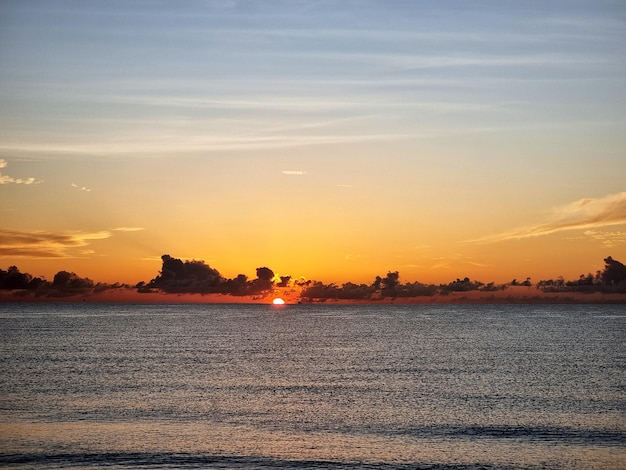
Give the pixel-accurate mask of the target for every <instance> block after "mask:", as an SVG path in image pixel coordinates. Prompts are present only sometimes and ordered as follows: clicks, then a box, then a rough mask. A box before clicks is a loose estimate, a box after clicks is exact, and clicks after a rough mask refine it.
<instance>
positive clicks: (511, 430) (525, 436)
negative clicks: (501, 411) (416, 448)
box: [385, 425, 626, 447]
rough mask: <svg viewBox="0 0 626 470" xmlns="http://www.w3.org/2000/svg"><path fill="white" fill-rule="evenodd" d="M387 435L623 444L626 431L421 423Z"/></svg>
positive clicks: (581, 443)
mask: <svg viewBox="0 0 626 470" xmlns="http://www.w3.org/2000/svg"><path fill="white" fill-rule="evenodd" d="M385 434H388V435H394V436H410V437H419V438H460V439H462V438H468V439H478V438H486V439H489V438H491V439H519V440H530V441H542V442H556V441H558V442H560V443H563V444H569V445H596V446H598V445H599V446H620V447H621V446H624V445H625V444H626V431H622V430H613V429H577V428H571V427H553V426H478V425H470V426H422V427H414V428H404V429H397V430H393V431H389V430H387V431H386V432H385Z"/></svg>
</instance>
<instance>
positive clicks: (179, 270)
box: [138, 255, 291, 296]
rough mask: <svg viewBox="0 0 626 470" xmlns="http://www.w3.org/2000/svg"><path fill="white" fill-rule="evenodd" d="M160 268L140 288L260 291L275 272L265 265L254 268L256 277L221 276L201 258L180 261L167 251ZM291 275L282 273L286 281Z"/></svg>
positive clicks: (233, 292) (271, 282)
mask: <svg viewBox="0 0 626 470" xmlns="http://www.w3.org/2000/svg"><path fill="white" fill-rule="evenodd" d="M161 260H162V262H163V264H162V267H161V272H160V273H159V275H158V276H157V277H155V278H154V279H152V280H151V281H150V282H149V283H147V284H146V283H140V284H138V288H139V291H140V292H150V291H152V290H153V289H159V290H161V291H163V292H170V293H194V294H229V295H239V296H240V295H259V294H263V293H265V292H268V291H271V290H272V289H273V288H274V272H273V271H272V270H271V269H270V268H267V267H261V268H257V270H256V275H257V277H256V279H253V280H248V277H247V276H246V275H245V274H239V275H238V276H237V277H235V278H234V279H227V278H225V277H223V276H222V275H221V274H220V273H219V271H218V270H217V269H213V268H212V267H210V266H209V265H208V264H206V263H205V262H204V261H195V260H193V261H182V260H180V259H178V258H173V257H171V256H170V255H163V256H161ZM290 279H291V278H290V277H282V278H281V282H280V283H278V285H280V284H283V283H285V284H286V283H288V282H289V280H290Z"/></svg>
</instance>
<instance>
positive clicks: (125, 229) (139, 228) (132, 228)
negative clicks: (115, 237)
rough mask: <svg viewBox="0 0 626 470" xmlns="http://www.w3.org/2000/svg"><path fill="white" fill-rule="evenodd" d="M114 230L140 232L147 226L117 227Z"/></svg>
mask: <svg viewBox="0 0 626 470" xmlns="http://www.w3.org/2000/svg"><path fill="white" fill-rule="evenodd" d="M112 230H114V231H116V232H140V231H141V230H145V228H143V227H117V228H114V229H112ZM159 259H160V258H159Z"/></svg>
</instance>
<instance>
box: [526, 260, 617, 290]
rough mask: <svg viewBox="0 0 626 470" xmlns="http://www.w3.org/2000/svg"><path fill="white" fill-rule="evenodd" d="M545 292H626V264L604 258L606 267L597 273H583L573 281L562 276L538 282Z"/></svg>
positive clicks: (538, 285)
mask: <svg viewBox="0 0 626 470" xmlns="http://www.w3.org/2000/svg"><path fill="white" fill-rule="evenodd" d="M537 287H538V288H539V289H541V290H542V291H544V292H622V293H623V292H626V266H624V264H622V263H621V262H619V261H617V260H614V259H613V258H612V257H610V256H609V257H608V258H605V259H604V269H603V270H601V271H597V272H596V273H595V274H591V273H588V274H581V275H580V277H579V278H578V279H576V280H573V281H566V280H564V279H563V278H562V277H559V278H557V279H545V280H541V281H539V282H538V283H537Z"/></svg>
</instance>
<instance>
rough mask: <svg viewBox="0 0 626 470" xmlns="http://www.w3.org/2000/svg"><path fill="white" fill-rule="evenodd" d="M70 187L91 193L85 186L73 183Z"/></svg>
mask: <svg viewBox="0 0 626 470" xmlns="http://www.w3.org/2000/svg"><path fill="white" fill-rule="evenodd" d="M72 187H73V188H76V189H78V190H79V191H86V192H91V189H89V188H86V187H85V186H78V185H77V184H75V183H72Z"/></svg>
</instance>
